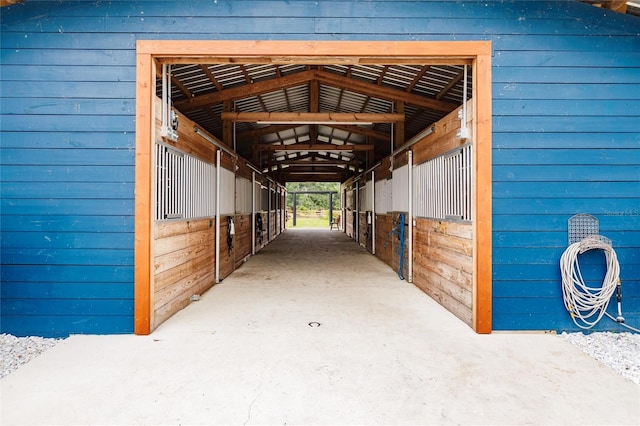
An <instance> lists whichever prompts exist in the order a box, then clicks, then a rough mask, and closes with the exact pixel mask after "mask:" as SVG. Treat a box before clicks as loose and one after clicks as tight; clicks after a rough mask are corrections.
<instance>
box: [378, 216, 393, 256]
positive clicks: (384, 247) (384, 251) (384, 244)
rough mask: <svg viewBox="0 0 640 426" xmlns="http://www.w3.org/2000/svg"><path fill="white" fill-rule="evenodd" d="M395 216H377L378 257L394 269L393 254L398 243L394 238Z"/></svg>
mask: <svg viewBox="0 0 640 426" xmlns="http://www.w3.org/2000/svg"><path fill="white" fill-rule="evenodd" d="M393 226H394V225H393V216H392V215H391V214H376V257H378V259H380V260H382V261H383V262H384V263H386V264H387V265H389V266H390V267H392V268H393V253H394V252H395V250H396V242H395V240H394V239H393V238H392V235H391V230H392V229H393Z"/></svg>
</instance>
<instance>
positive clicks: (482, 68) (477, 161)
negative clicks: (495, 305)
mask: <svg viewBox="0 0 640 426" xmlns="http://www.w3.org/2000/svg"><path fill="white" fill-rule="evenodd" d="M473 82H474V84H473V88H474V90H473V99H472V101H473V102H474V106H473V111H474V115H475V119H474V129H473V134H474V136H475V137H474V138H473V144H474V147H473V148H474V150H475V153H476V154H475V156H474V165H473V167H474V173H473V175H474V177H475V179H474V182H472V185H474V192H473V195H474V198H475V200H474V204H475V206H476V207H475V209H474V211H475V217H474V218H473V228H474V229H473V243H474V247H473V255H474V256H473V257H474V262H473V266H474V270H473V298H474V300H473V329H474V330H475V331H476V332H477V333H491V328H492V326H491V321H492V288H493V275H492V229H491V228H492V225H491V215H492V213H491V211H492V210H491V209H492V204H491V198H492V191H491V185H492V183H491V181H492V178H491V164H492V160H491V137H492V136H491V96H492V95H491V55H478V57H477V59H476V60H475V62H474V64H473Z"/></svg>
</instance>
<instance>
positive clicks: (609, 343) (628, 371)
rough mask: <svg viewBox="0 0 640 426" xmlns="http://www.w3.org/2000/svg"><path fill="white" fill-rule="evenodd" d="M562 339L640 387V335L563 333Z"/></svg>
mask: <svg viewBox="0 0 640 426" xmlns="http://www.w3.org/2000/svg"><path fill="white" fill-rule="evenodd" d="M560 337H562V338H564V339H566V340H568V341H569V342H571V343H572V344H573V345H575V346H577V347H578V348H580V349H581V350H582V351H583V352H585V353H586V354H588V355H589V356H591V357H593V358H595V359H596V360H598V361H599V362H600V363H602V364H604V365H606V366H608V367H610V368H611V369H613V370H614V371H615V372H617V373H618V374H620V375H621V376H624V377H626V378H627V379H630V380H631V381H632V382H634V383H636V384H638V385H640V334H635V333H610V332H603V333H591V334H582V333H562V334H561V335H560Z"/></svg>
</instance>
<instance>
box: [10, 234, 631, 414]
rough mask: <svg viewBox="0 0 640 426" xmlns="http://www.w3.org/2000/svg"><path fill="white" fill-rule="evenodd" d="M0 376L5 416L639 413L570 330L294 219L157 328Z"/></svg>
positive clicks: (71, 344) (71, 349) (103, 339)
mask: <svg viewBox="0 0 640 426" xmlns="http://www.w3.org/2000/svg"><path fill="white" fill-rule="evenodd" d="M0 383H1V385H2V395H1V396H2V398H1V399H2V407H1V408H2V417H1V419H0V420H1V422H2V424H3V425H4V424H7V425H8V424H44V423H46V424H88V423H92V424H234V425H235V424H551V423H554V424H635V423H637V420H638V418H639V416H640V408H639V407H638V405H637V401H638V398H639V396H640V389H639V388H638V386H637V385H635V384H633V383H632V382H631V381H628V380H626V379H624V378H622V377H621V376H618V375H617V374H616V373H614V372H613V371H611V370H609V369H608V368H606V367H604V366H601V365H599V364H598V363H597V362H596V361H595V360H593V359H591V358H589V357H588V356H586V355H584V354H583V353H582V352H581V351H580V350H579V349H577V348H575V347H573V346H572V345H571V344H570V343H568V342H566V341H564V340H563V339H560V338H558V337H557V336H554V335H550V334H509V333H495V334H492V335H477V334H475V333H474V332H473V331H472V330H471V329H470V328H468V327H467V326H466V325H464V324H462V323H461V322H460V321H459V320H457V319H456V318H455V317H454V316H453V315H451V314H450V313H449V312H447V311H446V310H444V309H443V308H441V307H440V306H439V305H438V304H437V303H435V302H434V301H433V300H431V299H430V298H429V297H427V296H426V295H424V294H423V293H422V292H421V291H419V290H418V289H417V288H415V287H414V286H413V285H411V284H409V283H406V282H405V281H400V280H399V279H398V277H397V276H396V274H395V273H394V272H393V271H392V270H391V269H389V268H388V267H387V266H386V265H384V264H383V263H382V262H380V261H378V260H377V259H376V258H375V257H373V256H371V255H369V254H368V253H367V252H366V251H365V250H364V249H363V248H361V247H359V246H358V245H356V244H354V243H353V241H352V240H350V239H349V238H347V237H346V236H345V235H344V234H342V233H340V232H338V231H329V230H291V229H290V230H287V231H286V232H285V233H284V234H283V235H282V236H280V237H279V238H278V239H276V240H275V241H273V242H272V243H271V244H270V245H268V246H267V247H266V248H265V249H263V250H262V251H260V252H259V253H258V255H256V256H254V257H252V258H251V259H249V261H248V262H247V263H246V264H244V265H243V266H242V267H241V268H240V269H239V270H238V271H236V272H235V273H234V274H233V275H231V276H230V277H228V278H227V279H225V280H224V281H223V282H222V283H220V284H219V285H217V286H215V287H214V288H212V289H211V290H210V291H209V292H207V293H206V294H204V295H202V297H201V299H200V301H198V302H194V303H192V304H191V305H190V306H189V307H188V308H186V309H184V310H183V311H181V312H179V313H178V314H177V315H175V316H174V317H173V318H171V319H170V320H169V321H167V322H166V323H164V324H163V325H162V326H160V328H158V329H157V330H156V331H155V332H154V333H153V334H152V335H150V336H130V335H125V336H72V337H70V338H68V339H67V340H65V341H64V342H62V343H60V344H58V345H57V346H56V347H54V348H53V349H51V350H50V351H48V352H46V353H45V354H43V355H42V356H40V357H39V358H37V359H35V360H34V361H32V362H31V363H29V364H27V365H25V366H24V367H22V368H21V369H19V370H18V371H16V372H14V373H12V374H11V375H9V376H7V377H6V378H5V379H3V380H2V381H1V382H0ZM578 389H590V390H592V391H590V392H585V393H581V394H580V395H579V397H578V396H577V394H576V391H577V390H578ZM598 389H607V391H606V392H600V391H597V390H598ZM602 407H607V408H606V409H602Z"/></svg>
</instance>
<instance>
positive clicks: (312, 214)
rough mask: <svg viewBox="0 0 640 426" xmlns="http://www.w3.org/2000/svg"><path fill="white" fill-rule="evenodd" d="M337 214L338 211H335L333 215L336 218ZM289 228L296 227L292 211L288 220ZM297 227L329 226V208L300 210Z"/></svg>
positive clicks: (297, 215) (297, 216)
mask: <svg viewBox="0 0 640 426" xmlns="http://www.w3.org/2000/svg"><path fill="white" fill-rule="evenodd" d="M336 216H337V215H336V212H335V211H334V213H333V217H334V218H335V217H336ZM287 228H294V226H293V213H291V212H290V213H289V219H288V220H287ZM295 228H329V212H328V211H327V210H320V211H306V212H302V211H298V213H297V214H296V226H295Z"/></svg>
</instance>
